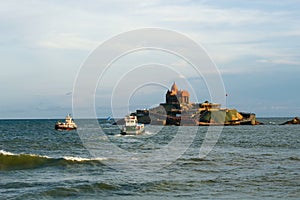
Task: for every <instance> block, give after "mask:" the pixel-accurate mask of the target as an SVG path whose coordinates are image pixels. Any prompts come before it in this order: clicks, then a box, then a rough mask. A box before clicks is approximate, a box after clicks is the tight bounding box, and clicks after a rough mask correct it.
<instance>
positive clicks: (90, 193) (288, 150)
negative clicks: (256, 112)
mask: <svg viewBox="0 0 300 200" xmlns="http://www.w3.org/2000/svg"><path fill="white" fill-rule="evenodd" d="M290 119H291V118H261V119H258V121H260V122H263V123H264V125H257V126H226V127H218V128H217V129H214V128H212V127H196V126H188V127H178V126H164V127H163V126H154V125H146V132H145V133H144V134H142V135H137V136H122V135H120V127H119V126H117V125H112V123H113V120H110V121H107V120H105V119H97V120H96V121H97V124H96V125H95V123H94V122H95V120H88V119H84V120H76V119H75V123H77V125H78V130H73V131H57V130H55V129H54V125H55V123H56V122H57V120H55V119H29V120H25V119H22V120H21V119H20V120H0V199H118V200H119V199H300V125H279V124H280V123H283V122H285V121H287V120H290ZM211 128H212V129H211ZM210 129H211V130H210Z"/></svg>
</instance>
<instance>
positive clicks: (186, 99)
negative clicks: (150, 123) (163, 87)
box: [166, 82, 190, 104]
mask: <svg viewBox="0 0 300 200" xmlns="http://www.w3.org/2000/svg"><path fill="white" fill-rule="evenodd" d="M166 103H167V104H174V103H175V104H176V103H179V104H189V103H190V93H189V92H188V91H187V90H178V87H177V85H176V83H175V82H174V83H173V85H172V87H171V90H168V91H167V93H166Z"/></svg>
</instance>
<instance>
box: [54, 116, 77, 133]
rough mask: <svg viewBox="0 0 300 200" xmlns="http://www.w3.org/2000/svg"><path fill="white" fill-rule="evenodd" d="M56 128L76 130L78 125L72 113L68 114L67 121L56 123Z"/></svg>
mask: <svg viewBox="0 0 300 200" xmlns="http://www.w3.org/2000/svg"><path fill="white" fill-rule="evenodd" d="M55 129H56V130H68V131H70V130H75V129H77V125H76V124H75V122H74V121H73V119H72V117H71V115H70V114H68V115H67V116H66V119H65V122H60V121H58V122H57V123H56V124H55Z"/></svg>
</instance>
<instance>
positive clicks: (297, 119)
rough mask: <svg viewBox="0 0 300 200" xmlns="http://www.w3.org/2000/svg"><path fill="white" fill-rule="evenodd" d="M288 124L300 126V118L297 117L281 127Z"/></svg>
mask: <svg viewBox="0 0 300 200" xmlns="http://www.w3.org/2000/svg"><path fill="white" fill-rule="evenodd" d="M286 124H300V120H299V118H298V117H295V118H294V119H292V120H290V121H287V122H284V123H282V124H281V125H286Z"/></svg>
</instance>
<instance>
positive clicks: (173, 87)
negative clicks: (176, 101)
mask: <svg viewBox="0 0 300 200" xmlns="http://www.w3.org/2000/svg"><path fill="white" fill-rule="evenodd" d="M171 92H172V93H173V94H175V95H176V94H177V92H178V87H177V85H176V83H175V82H174V83H173V85H172V87H171Z"/></svg>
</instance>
